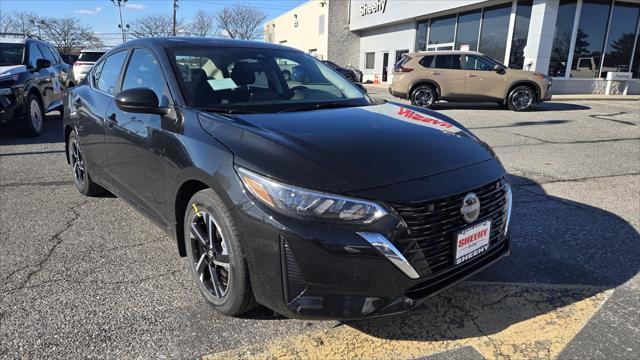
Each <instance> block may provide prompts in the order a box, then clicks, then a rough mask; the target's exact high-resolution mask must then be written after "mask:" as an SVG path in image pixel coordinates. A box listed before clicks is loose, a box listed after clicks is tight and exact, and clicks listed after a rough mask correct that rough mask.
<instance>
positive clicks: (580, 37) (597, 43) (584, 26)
mask: <svg viewBox="0 0 640 360" xmlns="http://www.w3.org/2000/svg"><path fill="white" fill-rule="evenodd" d="M610 7H611V1H609V0H607V1H606V2H605V1H600V0H584V1H583V2H582V10H581V12H580V25H578V33H577V35H576V42H575V51H574V53H573V65H572V67H571V77H581V78H585V77H588V78H592V77H597V76H598V72H599V70H600V60H601V59H602V48H603V47H604V36H605V32H606V30H607V21H608V20H609V9H610ZM581 59H589V60H593V63H594V65H595V66H594V67H593V69H592V70H591V71H589V70H586V69H577V68H576V66H577V64H578V62H579V60H581Z"/></svg>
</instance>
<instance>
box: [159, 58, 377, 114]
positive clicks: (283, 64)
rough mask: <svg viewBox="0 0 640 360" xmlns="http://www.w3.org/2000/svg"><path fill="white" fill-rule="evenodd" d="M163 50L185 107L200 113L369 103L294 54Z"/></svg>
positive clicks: (311, 61)
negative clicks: (166, 53)
mask: <svg viewBox="0 0 640 360" xmlns="http://www.w3.org/2000/svg"><path fill="white" fill-rule="evenodd" d="M168 52H169V57H170V58H171V60H172V61H173V62H174V66H175V67H176V74H177V76H178V78H179V82H180V86H181V88H182V92H183V94H184V96H185V97H186V99H187V103H188V104H189V105H191V106H195V107H199V108H202V109H204V110H206V109H207V108H211V109H212V108H215V109H217V110H219V109H235V110H241V111H259V112H277V111H299V110H305V108H304V106H305V104H308V105H310V106H311V105H313V106H315V107H316V108H319V106H323V104H324V107H340V106H363V105H370V104H371V102H370V101H369V98H368V97H367V96H366V95H365V94H364V93H363V92H362V91H361V90H360V89H359V88H357V87H356V86H354V85H353V84H352V83H351V82H349V81H348V80H346V79H345V78H343V77H342V76H341V75H340V74H338V73H336V72H335V71H334V70H333V69H331V68H330V67H328V66H326V65H324V64H322V63H321V62H320V61H318V60H316V59H314V58H313V57H311V56H309V55H306V54H304V53H301V52H298V51H292V50H280V49H257V48H240V47H229V48H221V47H208V46H206V47H202V46H200V47H194V48H173V49H168ZM325 103H326V104H325Z"/></svg>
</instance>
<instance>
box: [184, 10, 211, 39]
mask: <svg viewBox="0 0 640 360" xmlns="http://www.w3.org/2000/svg"><path fill="white" fill-rule="evenodd" d="M214 23H215V15H214V14H212V13H210V12H208V11H204V10H198V12H196V15H195V16H194V17H193V20H192V21H191V22H190V23H189V25H188V26H187V29H186V31H187V33H189V35H195V36H201V37H205V36H208V35H211V34H212V33H213V30H214Z"/></svg>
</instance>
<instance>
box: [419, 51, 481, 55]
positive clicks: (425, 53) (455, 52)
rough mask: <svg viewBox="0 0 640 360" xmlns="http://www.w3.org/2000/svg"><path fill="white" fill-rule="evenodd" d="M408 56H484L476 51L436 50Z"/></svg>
mask: <svg viewBox="0 0 640 360" xmlns="http://www.w3.org/2000/svg"><path fill="white" fill-rule="evenodd" d="M408 55H409V56H425V55H484V54H482V53H479V52H477V51H463V50H438V51H417V52H413V53H410V54H408Z"/></svg>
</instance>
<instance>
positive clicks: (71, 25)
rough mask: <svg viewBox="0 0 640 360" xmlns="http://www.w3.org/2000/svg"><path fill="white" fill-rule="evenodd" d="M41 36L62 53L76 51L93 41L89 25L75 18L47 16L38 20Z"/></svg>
mask: <svg viewBox="0 0 640 360" xmlns="http://www.w3.org/2000/svg"><path fill="white" fill-rule="evenodd" d="M40 24H41V25H40V31H41V32H42V37H43V38H44V39H45V40H47V41H49V42H50V43H52V44H53V45H54V46H55V47H57V48H58V51H60V53H62V54H70V53H73V52H77V51H79V50H81V49H82V48H85V47H86V46H88V45H91V44H92V43H94V42H95V39H96V36H95V35H94V33H93V31H92V30H91V28H90V27H88V26H86V25H82V23H81V22H80V20H79V19H76V18H71V17H67V18H48V19H42V21H41V22H40Z"/></svg>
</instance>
